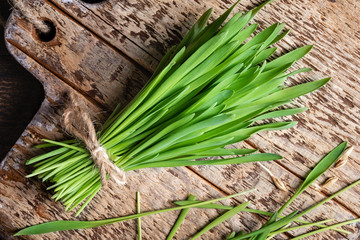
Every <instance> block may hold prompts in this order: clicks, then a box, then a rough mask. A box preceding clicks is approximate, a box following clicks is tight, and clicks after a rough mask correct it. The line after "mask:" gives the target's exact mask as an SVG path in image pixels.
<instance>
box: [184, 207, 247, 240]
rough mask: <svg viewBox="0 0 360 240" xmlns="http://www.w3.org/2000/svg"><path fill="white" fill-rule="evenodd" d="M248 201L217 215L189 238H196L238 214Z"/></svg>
mask: <svg viewBox="0 0 360 240" xmlns="http://www.w3.org/2000/svg"><path fill="white" fill-rule="evenodd" d="M249 203H250V202H244V203H243V204H241V205H239V206H237V207H234V208H233V209H231V210H228V211H226V212H225V213H224V214H222V215H221V216H220V217H217V218H216V219H214V220H213V221H211V222H210V223H209V224H208V225H206V226H205V227H204V228H203V229H201V230H200V231H199V232H197V233H196V234H195V235H194V236H193V237H192V238H191V239H196V238H198V237H200V236H201V235H203V234H204V233H206V232H207V231H209V230H210V229H212V228H213V227H215V226H217V225H219V224H220V223H222V222H224V221H226V220H228V219H229V218H231V217H232V216H234V215H236V214H238V213H239V212H241V211H242V210H243V209H244V208H246V207H247V205H249Z"/></svg>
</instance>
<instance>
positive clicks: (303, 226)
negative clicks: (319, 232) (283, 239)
mask: <svg viewBox="0 0 360 240" xmlns="http://www.w3.org/2000/svg"><path fill="white" fill-rule="evenodd" d="M331 221H334V219H326V220H323V221H319V222H314V223H308V224H302V225H299V226H295V227H290V228H283V229H280V230H277V231H274V232H271V235H272V236H275V235H277V234H279V233H283V232H289V231H293V230H296V229H301V228H306V227H313V226H317V225H321V224H323V223H328V222H331Z"/></svg>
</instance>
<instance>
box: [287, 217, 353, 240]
mask: <svg viewBox="0 0 360 240" xmlns="http://www.w3.org/2000/svg"><path fill="white" fill-rule="evenodd" d="M357 222H360V218H357V219H352V220H348V221H344V222H341V223H336V224H333V225H330V226H328V227H325V228H320V229H318V230H315V231H312V232H309V233H305V234H302V235H300V236H296V237H294V238H292V239H293V240H299V239H303V238H306V237H310V236H313V235H315V234H318V233H322V232H324V231H327V230H334V229H335V228H337V227H341V226H344V225H348V224H352V223H357Z"/></svg>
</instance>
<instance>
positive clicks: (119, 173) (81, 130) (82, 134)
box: [63, 94, 126, 187]
mask: <svg viewBox="0 0 360 240" xmlns="http://www.w3.org/2000/svg"><path fill="white" fill-rule="evenodd" d="M70 100H71V102H72V105H71V106H69V107H68V108H67V109H66V110H65V111H64V113H63V122H64V127H65V130H66V131H67V132H68V133H70V134H71V135H73V136H75V137H76V138H77V139H79V140H81V141H83V142H84V144H85V146H86V148H87V149H88V151H89V153H90V155H91V157H92V159H93V161H94V163H95V165H96V166H97V167H98V168H99V171H100V177H101V183H102V185H103V186H104V187H105V186H106V185H107V180H106V175H107V174H109V175H110V177H111V178H113V179H114V180H115V181H116V182H117V183H118V184H119V185H122V184H125V182H126V176H125V171H124V170H122V169H120V168H119V167H118V166H116V164H115V163H114V162H113V161H112V160H111V159H110V157H109V155H108V153H107V152H106V149H105V148H104V147H103V146H101V145H100V143H99V141H98V139H97V136H96V131H95V127H94V124H93V122H92V121H91V118H90V115H89V113H88V112H87V111H85V110H84V107H80V101H79V99H78V98H77V97H75V95H74V94H71V95H70Z"/></svg>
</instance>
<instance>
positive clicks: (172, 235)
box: [166, 194, 196, 240]
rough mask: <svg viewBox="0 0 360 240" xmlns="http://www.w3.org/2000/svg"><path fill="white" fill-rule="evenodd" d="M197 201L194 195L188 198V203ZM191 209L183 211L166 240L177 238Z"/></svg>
mask: <svg viewBox="0 0 360 240" xmlns="http://www.w3.org/2000/svg"><path fill="white" fill-rule="evenodd" d="M195 199H196V197H195V196H194V195H191V194H190V196H189V197H188V199H187V200H188V201H194V200H195ZM189 210H190V208H185V209H183V210H181V213H180V215H179V217H178V219H177V220H176V222H175V224H174V226H173V227H172V228H171V231H170V233H169V235H168V236H167V237H166V240H171V239H173V237H174V236H175V233H176V231H177V230H178V229H179V227H180V225H181V224H182V223H183V221H184V219H185V218H186V215H187V214H188V212H189Z"/></svg>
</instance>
